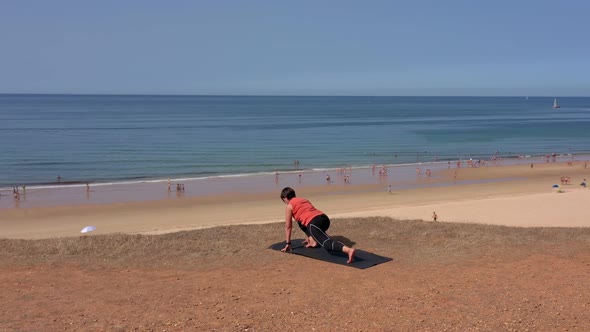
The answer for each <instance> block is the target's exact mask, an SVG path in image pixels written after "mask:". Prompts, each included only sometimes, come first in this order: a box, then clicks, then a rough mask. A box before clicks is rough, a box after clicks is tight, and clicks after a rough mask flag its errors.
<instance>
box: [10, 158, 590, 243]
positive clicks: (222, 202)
mask: <svg viewBox="0 0 590 332" xmlns="http://www.w3.org/2000/svg"><path fill="white" fill-rule="evenodd" d="M363 171H364V172H365V173H366V174H369V173H370V170H363ZM356 172H357V173H360V172H361V171H356ZM589 175H590V171H589V170H588V169H586V168H584V163H583V162H576V163H573V164H571V165H569V164H568V163H539V164H535V165H534V168H530V166H529V165H528V164H527V165H507V166H493V167H479V168H460V169H457V168H451V169H441V170H438V171H436V173H435V176H433V177H425V176H424V175H422V176H416V175H415V174H413V175H407V174H405V175H404V176H403V178H401V179H395V180H392V179H385V180H383V179H379V180H373V181H374V182H376V183H371V182H370V181H364V183H361V184H355V182H354V181H351V182H352V184H344V183H342V182H335V183H332V184H329V185H327V184H322V183H320V184H317V185H309V184H302V185H300V186H298V185H297V183H296V181H293V179H294V177H295V175H292V177H293V179H285V181H284V183H285V184H284V185H290V186H292V187H293V188H295V189H296V191H297V193H298V195H299V196H301V197H307V198H309V199H311V200H312V201H313V202H314V203H315V205H316V206H317V207H318V208H319V209H321V210H322V211H324V212H325V213H326V214H328V215H329V216H330V217H331V218H340V217H369V216H386V217H391V218H395V219H412V220H426V221H427V220H431V219H432V214H433V212H436V213H437V215H438V218H439V221H441V222H469V223H482V224H495V225H507V226H525V227H531V226H544V227H549V226H552V227H580V226H581V227H584V226H588V225H589V224H588V223H589V222H588V219H587V217H586V214H587V211H586V208H585V204H584V202H585V201H587V200H588V198H589V197H590V191H589V190H586V189H585V188H582V187H581V186H580V185H579V183H580V182H581V181H582V179H584V178H587V177H589ZM354 176H356V177H357V178H358V177H360V175H357V174H355V175H354ZM354 176H353V177H352V179H353V180H354V179H355V177H354ZM562 176H568V177H570V179H571V180H570V184H565V185H561V184H560V178H561V177H562ZM367 178H370V177H368V176H367ZM396 180H397V181H396ZM316 182H317V181H316ZM358 182H359V181H357V183H358ZM386 183H394V186H393V189H392V192H391V193H388V192H387V185H386ZM554 184H559V185H560V186H561V189H562V191H564V192H563V193H558V192H557V190H556V189H555V188H552V186H553V185H554ZM282 187H283V184H282V183H281V182H279V183H276V184H274V187H271V189H272V190H271V189H267V190H266V191H263V190H260V191H257V192H254V193H251V194H246V193H243V192H235V193H224V194H218V195H209V196H195V197H180V198H178V199H162V200H150V201H143V202H123V203H109V204H88V205H84V204H78V205H62V206H53V207H31V208H23V207H20V208H11V209H3V210H2V214H1V215H0V234H2V235H1V236H2V237H4V238H22V239H40V238H50V237H60V236H77V235H79V230H81V229H82V228H83V227H85V226H88V225H93V226H96V228H97V230H96V231H95V234H107V233H117V232H123V233H140V234H161V233H167V232H174V231H179V230H190V229H199V228H206V227H214V226H220V225H237V224H261V223H270V222H278V221H282V213H283V208H284V206H283V203H282V202H281V201H280V200H279V198H278V193H279V191H280V189H281V188H282ZM404 187H405V188H408V189H397V188H404ZM275 189H276V190H275ZM48 195H51V194H48Z"/></svg>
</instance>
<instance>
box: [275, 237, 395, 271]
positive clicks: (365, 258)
mask: <svg viewBox="0 0 590 332" xmlns="http://www.w3.org/2000/svg"><path fill="white" fill-rule="evenodd" d="M302 242H303V240H302V239H296V240H291V248H292V249H293V250H291V251H290V253H292V254H295V255H301V256H305V257H310V258H314V259H319V260H321V261H325V262H330V263H334V264H339V265H346V266H350V267H355V268H357V269H366V268H369V267H371V266H375V265H378V264H381V263H385V262H389V261H391V260H393V258H389V257H383V256H379V255H375V254H373V253H370V252H367V251H363V250H360V249H356V250H355V253H354V261H353V262H352V263H350V264H346V261H347V260H348V256H347V255H346V254H345V253H343V252H331V253H329V252H328V251H326V250H324V248H321V247H319V248H305V247H304V246H303V245H302ZM283 248H285V242H284V241H283V242H279V243H275V244H273V245H271V246H270V247H269V249H272V250H277V251H281V249H283Z"/></svg>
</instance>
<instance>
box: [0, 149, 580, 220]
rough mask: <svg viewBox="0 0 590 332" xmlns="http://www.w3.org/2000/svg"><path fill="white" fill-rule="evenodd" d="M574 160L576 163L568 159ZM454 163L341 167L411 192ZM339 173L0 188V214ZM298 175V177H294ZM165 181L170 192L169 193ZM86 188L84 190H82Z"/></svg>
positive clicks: (243, 188) (277, 184) (361, 181)
mask: <svg viewBox="0 0 590 332" xmlns="http://www.w3.org/2000/svg"><path fill="white" fill-rule="evenodd" d="M573 157H577V159H575V160H573V159H572V158H573ZM588 161H590V155H586V154H581V155H558V156H556V157H555V161H549V159H546V157H545V156H542V157H541V156H533V157H528V156H527V157H522V158H508V159H499V160H495V161H486V162H485V165H484V166H479V167H477V168H486V169H487V168H495V167H503V166H513V165H529V164H531V163H533V164H535V165H543V164H547V165H551V164H562V163H568V162H569V163H574V164H579V163H587V162H588ZM457 162H459V161H458V160H455V161H432V162H424V163H411V164H385V165H374V167H375V168H373V169H372V167H371V166H362V167H354V166H352V167H346V168H345V171H346V174H347V175H349V176H350V179H351V183H349V184H348V185H349V186H350V185H382V186H384V187H387V185H391V186H392V189H394V190H398V189H413V188H421V187H429V186H445V185H447V186H450V185H455V184H456V183H455V182H458V181H465V180H458V181H453V183H450V181H449V178H448V174H447V175H446V180H447V181H446V182H447V183H446V184H445V183H444V182H445V181H441V179H442V178H444V177H441V175H440V173H441V172H442V173H444V171H447V170H449V169H451V170H457V171H461V170H462V169H466V168H467V162H468V160H462V161H461V162H462V167H461V168H457ZM382 167H386V168H387V169H388V171H389V172H388V173H389V174H388V175H387V176H378V174H376V173H377V172H378V171H379V169H381V168H382ZM416 168H420V169H421V171H422V174H423V175H422V176H421V177H418V178H416ZM339 169H342V168H325V169H323V168H320V169H292V170H288V171H280V172H278V174H279V178H278V181H277V178H275V172H264V173H253V174H226V175H220V176H209V177H198V178H192V177H184V178H183V177H181V178H170V179H151V180H138V181H135V180H129V181H121V182H105V183H92V182H88V184H89V187H88V188H87V185H86V182H80V181H76V182H72V183H66V184H59V183H57V182H56V183H53V184H51V185H49V184H48V185H32V186H27V187H26V191H25V192H24V194H23V191H22V186H20V187H19V188H18V189H19V191H20V200H18V201H16V200H14V199H12V188H7V187H4V188H0V211H2V210H5V209H12V208H37V207H50V206H65V205H94V204H112V203H127V202H145V201H160V200H170V199H179V198H188V197H204V196H214V195H223V194H231V193H242V194H252V193H254V194H262V193H269V192H274V191H276V190H277V189H280V188H282V187H285V186H291V187H296V186H297V187H309V186H320V185H326V176H327V175H330V177H331V180H332V182H331V184H333V185H340V184H345V182H344V174H341V173H339V171H338V170H339ZM426 169H430V170H431V172H432V176H430V177H427V176H425V175H424V172H425V171H426ZM299 174H301V177H299ZM506 180H511V179H510V178H508V177H507V178H506V179H495V180H493V181H506ZM168 181H169V182H170V186H171V190H170V191H168V184H167V182H168ZM466 181H469V182H470V183H477V182H482V181H484V182H485V180H481V179H469V180H466ZM177 183H182V184H184V185H186V186H185V188H186V189H187V190H186V191H183V192H176V190H175V186H176V184H177ZM87 189H89V190H87Z"/></svg>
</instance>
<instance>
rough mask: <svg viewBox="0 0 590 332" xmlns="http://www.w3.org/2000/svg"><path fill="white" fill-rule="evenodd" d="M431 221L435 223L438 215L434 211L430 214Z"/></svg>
mask: <svg viewBox="0 0 590 332" xmlns="http://www.w3.org/2000/svg"><path fill="white" fill-rule="evenodd" d="M432 220H433V221H437V220H438V215H437V214H436V211H435V212H432Z"/></svg>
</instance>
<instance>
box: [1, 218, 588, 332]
mask: <svg viewBox="0 0 590 332" xmlns="http://www.w3.org/2000/svg"><path fill="white" fill-rule="evenodd" d="M295 234H297V233H295ZM331 234H333V235H339V236H337V238H339V239H340V240H342V241H343V242H347V244H354V246H355V247H357V248H360V249H363V250H367V251H371V252H374V253H377V254H380V255H384V256H389V257H392V258H393V259H394V260H393V261H391V262H387V263H384V264H381V265H378V266H374V267H371V268H369V269H366V270H358V269H354V268H351V267H346V266H340V265H336V264H330V263H326V262H322V261H317V260H313V259H309V258H305V257H301V256H297V255H289V254H283V253H279V252H275V251H271V250H269V249H267V247H268V246H269V245H270V244H272V243H274V242H279V241H281V239H282V225H281V224H267V225H250V226H230V227H219V228H213V229H203V230H197V231H190V232H182V233H175V234H165V235H157V236H156V235H154V236H139V235H137V236H136V235H122V234H116V235H112V236H102V235H101V236H95V237H91V236H88V237H79V238H63V239H55V240H54V239H51V240H34V241H33V240H28V241H25V240H0V251H1V253H0V268H1V269H0V331H64V330H65V331H191V330H192V331H276V330H283V331H294V330H301V331H589V330H590V229H583V228H578V229H575V228H572V229H567V228H550V229H549V228H513V227H502V226H487V225H469V224H451V223H432V222H422V221H394V220H390V219H385V218H371V219H349V220H336V221H335V222H334V223H333V227H332V229H331ZM344 236H346V237H344Z"/></svg>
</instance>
